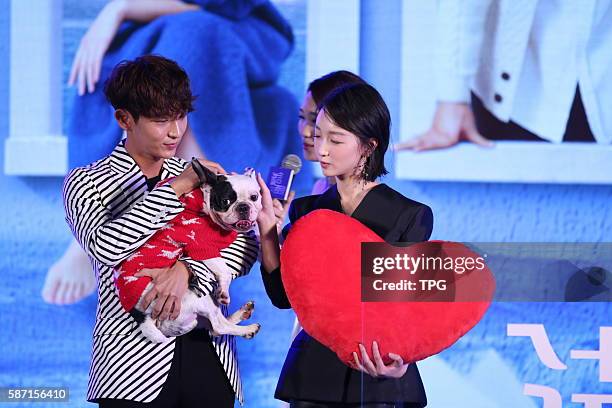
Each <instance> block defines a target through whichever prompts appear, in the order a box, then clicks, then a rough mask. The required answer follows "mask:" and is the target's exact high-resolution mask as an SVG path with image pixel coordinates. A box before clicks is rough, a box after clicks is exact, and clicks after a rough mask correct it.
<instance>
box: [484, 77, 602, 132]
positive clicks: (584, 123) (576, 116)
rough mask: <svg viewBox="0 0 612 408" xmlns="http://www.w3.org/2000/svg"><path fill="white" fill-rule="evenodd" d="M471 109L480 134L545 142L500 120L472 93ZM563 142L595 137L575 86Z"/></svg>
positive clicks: (515, 124)
mask: <svg viewBox="0 0 612 408" xmlns="http://www.w3.org/2000/svg"><path fill="white" fill-rule="evenodd" d="M472 111H473V112H474V117H475V119H476V127H477V128H478V131H479V132H480V134H481V135H483V136H484V137H486V138H487V139H490V140H525V141H537V142H546V141H547V140H545V139H542V138H541V137H539V136H538V135H536V134H535V133H531V132H530V131H528V130H527V129H525V128H523V127H521V126H519V125H518V124H517V123H515V122H513V121H509V122H502V121H501V120H499V119H497V118H496V117H495V116H494V115H493V114H491V112H489V110H488V109H487V108H486V107H485V106H484V105H483V104H482V101H481V100H480V99H479V98H478V97H477V96H476V95H475V94H473V93H472ZM563 141H564V142H594V141H595V138H594V137H593V133H592V132H591V128H590V127H589V122H588V120H587V117H586V112H585V110H584V105H583V104H582V98H581V96H580V89H579V88H578V87H576V94H575V95H574V101H573V103H572V108H571V110H570V115H569V118H568V120H567V125H566V128H565V133H564V134H563Z"/></svg>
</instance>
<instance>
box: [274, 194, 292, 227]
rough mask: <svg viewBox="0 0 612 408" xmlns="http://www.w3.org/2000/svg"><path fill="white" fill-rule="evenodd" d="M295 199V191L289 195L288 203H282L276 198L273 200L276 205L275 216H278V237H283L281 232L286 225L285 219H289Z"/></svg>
mask: <svg viewBox="0 0 612 408" xmlns="http://www.w3.org/2000/svg"><path fill="white" fill-rule="evenodd" d="M294 197H295V191H292V192H290V193H289V196H288V197H287V200H286V201H284V202H283V201H281V200H278V199H276V198H274V199H273V200H272V202H273V205H274V215H275V216H276V232H277V233H278V236H279V237H280V236H281V231H282V230H283V224H284V223H285V219H286V218H287V212H288V211H289V207H291V202H292V201H293V199H294Z"/></svg>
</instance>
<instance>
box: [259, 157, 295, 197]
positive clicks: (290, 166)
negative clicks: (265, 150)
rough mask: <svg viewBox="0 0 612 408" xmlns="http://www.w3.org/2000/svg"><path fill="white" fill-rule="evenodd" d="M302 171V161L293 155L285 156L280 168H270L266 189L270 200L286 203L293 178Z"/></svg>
mask: <svg viewBox="0 0 612 408" xmlns="http://www.w3.org/2000/svg"><path fill="white" fill-rule="evenodd" d="M301 169H302V159H300V158H299V156H297V155H295V154H288V155H286V156H285V157H284V158H283V160H282V161H281V165H280V166H273V167H271V168H270V174H268V180H267V184H268V188H269V189H270V194H271V195H272V198H277V199H279V200H282V201H286V200H287V198H288V197H289V192H290V191H291V183H292V182H293V177H294V176H295V175H296V174H297V173H299V172H300V170H301Z"/></svg>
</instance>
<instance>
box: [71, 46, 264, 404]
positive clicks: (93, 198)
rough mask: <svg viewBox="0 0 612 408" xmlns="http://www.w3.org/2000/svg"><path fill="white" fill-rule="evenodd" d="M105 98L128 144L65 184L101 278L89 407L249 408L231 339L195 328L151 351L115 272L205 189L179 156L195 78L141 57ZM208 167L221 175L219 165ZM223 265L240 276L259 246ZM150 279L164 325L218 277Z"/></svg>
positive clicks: (195, 269)
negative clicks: (185, 200) (241, 407)
mask: <svg viewBox="0 0 612 408" xmlns="http://www.w3.org/2000/svg"><path fill="white" fill-rule="evenodd" d="M104 91H105V94H106V96H107V98H108V100H109V101H110V103H111V104H112V105H113V107H114V108H115V118H116V120H117V122H118V124H119V126H121V127H122V128H123V129H124V130H125V132H126V133H127V138H126V139H125V140H124V141H122V142H121V143H120V144H119V145H118V146H117V147H116V148H115V149H114V151H113V152H112V153H111V154H110V155H109V156H107V157H105V158H103V159H101V160H99V161H97V162H95V163H92V164H90V165H88V166H85V167H80V168H76V169H74V170H73V171H72V172H70V174H69V175H68V176H67V177H66V180H65V182H64V205H65V211H66V220H67V222H68V224H69V226H70V228H71V229H72V232H73V234H74V236H75V237H76V239H77V240H78V241H79V243H80V244H81V246H82V247H83V248H84V249H85V251H86V252H87V254H88V255H89V258H90V259H91V262H92V264H93V266H94V269H95V270H96V271H97V278H98V307H97V312H96V323H95V327H94V333H93V336H94V338H93V352H92V361H91V367H90V373H89V384H88V390H87V399H88V400H89V401H91V402H97V403H99V405H100V406H101V407H140V406H145V403H146V406H147V407H196V406H197V407H208V406H210V407H232V406H233V405H234V399H235V398H237V399H238V400H239V401H240V402H241V403H242V386H241V382H240V375H239V371H238V365H237V361H236V355H235V339H234V337H233V336H221V337H214V338H212V339H211V337H210V336H209V333H208V331H207V330H205V329H195V330H193V331H192V332H190V333H188V334H186V335H184V336H181V337H177V338H175V339H174V340H172V341H170V342H168V343H166V344H154V343H151V342H149V341H148V340H147V339H146V338H145V337H144V336H143V335H142V334H141V332H140V329H139V328H138V324H137V323H136V321H135V320H134V319H133V318H132V317H131V316H130V315H129V314H128V313H126V312H125V311H124V309H123V308H122V307H121V303H120V301H119V297H118V295H117V292H116V290H115V285H114V283H113V268H114V267H115V266H116V265H118V264H119V263H121V262H122V261H123V260H125V259H126V258H127V257H129V256H130V254H132V253H133V252H134V251H135V250H136V249H137V248H139V247H140V246H141V245H143V244H144V243H145V242H146V241H147V239H148V238H149V237H151V235H153V234H154V233H155V232H156V231H157V230H159V229H161V228H162V227H164V226H165V225H166V224H167V223H168V222H169V221H170V220H171V219H173V218H174V217H176V216H177V215H178V214H179V213H180V212H181V211H183V205H182V204H181V202H180V201H179V197H180V196H181V195H182V194H185V193H187V192H189V191H191V190H192V189H194V188H195V187H196V186H197V185H199V179H198V177H197V175H196V174H195V172H194V171H193V169H192V168H191V166H186V162H185V161H183V160H181V159H179V158H176V157H174V155H175V153H176V148H177V146H178V144H179V142H180V140H181V137H182V136H183V134H184V133H185V130H186V128H187V113H189V112H191V111H192V110H193V108H192V102H193V97H192V95H191V91H190V87H189V79H188V77H187V75H186V73H185V72H184V71H183V70H182V69H181V68H180V67H179V66H178V65H177V64H176V63H175V62H173V61H170V60H168V59H165V58H163V57H159V56H144V57H140V58H137V59H136V60H133V61H125V62H122V63H121V64H119V65H117V67H115V69H114V70H113V72H112V74H111V76H110V78H109V80H108V81H107V83H106V84H105V89H104ZM201 163H202V164H204V165H206V166H207V167H209V168H210V169H212V170H216V171H219V172H224V170H223V169H222V168H221V167H220V166H219V165H218V164H216V163H213V162H209V161H205V160H201ZM171 176H175V178H174V179H173V180H172V181H171V182H170V183H167V184H164V185H162V186H159V187H156V185H157V183H158V181H160V180H163V179H166V178H168V177H171ZM222 257H223V258H224V260H225V261H226V263H227V264H228V266H229V267H230V268H231V269H232V274H233V276H234V277H239V276H242V275H244V274H246V273H248V271H249V270H250V268H251V266H252V265H253V263H254V262H255V260H256V258H257V241H256V240H255V238H253V237H252V236H246V235H239V236H238V238H237V239H236V240H235V241H234V242H233V243H232V244H231V245H230V247H229V248H227V249H225V250H223V251H222ZM148 274H149V276H151V278H152V282H153V284H154V285H155V286H154V289H153V290H152V291H151V292H150V293H149V295H148V298H147V300H148V301H149V302H150V301H152V300H153V299H156V306H155V307H156V309H155V311H154V313H153V317H158V318H159V319H160V320H164V319H167V318H174V317H176V316H178V313H179V310H180V298H181V297H182V295H183V294H184V293H185V291H186V290H187V289H188V286H189V285H192V286H197V289H199V290H202V291H204V292H207V293H209V294H211V293H213V288H214V276H213V274H212V272H211V271H210V270H208V269H207V268H206V267H205V266H204V264H203V263H202V262H200V261H195V260H193V259H190V258H188V257H185V258H181V259H179V261H177V262H176V263H175V264H174V265H173V266H172V267H171V268H170V269H167V270H165V269H153V270H149V271H148ZM145 306H147V305H145ZM224 313H226V314H227V310H224Z"/></svg>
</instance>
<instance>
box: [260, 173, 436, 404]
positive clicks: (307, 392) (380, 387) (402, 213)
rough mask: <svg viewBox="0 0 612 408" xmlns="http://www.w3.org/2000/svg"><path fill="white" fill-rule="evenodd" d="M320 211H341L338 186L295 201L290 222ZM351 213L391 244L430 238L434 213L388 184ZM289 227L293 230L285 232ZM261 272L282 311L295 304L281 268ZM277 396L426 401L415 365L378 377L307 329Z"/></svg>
mask: <svg viewBox="0 0 612 408" xmlns="http://www.w3.org/2000/svg"><path fill="white" fill-rule="evenodd" d="M317 209H328V210H333V211H338V212H342V207H341V205H340V196H339V194H338V190H337V188H336V186H332V187H331V188H330V189H329V190H327V191H326V192H325V193H323V194H321V195H314V196H307V197H303V198H299V199H296V200H295V201H294V202H293V204H292V206H291V208H290V210H289V220H290V221H291V222H295V221H296V220H297V219H298V218H300V217H302V216H303V215H306V214H308V213H309V212H311V211H314V210H317ZM352 217H353V218H355V219H356V220H358V221H360V222H361V223H362V224H364V225H365V226H367V227H368V228H370V229H371V230H373V231H374V232H376V233H377V234H378V235H379V236H381V237H382V238H383V239H384V240H385V241H387V242H420V241H426V240H428V239H429V236H430V235H431V230H432V227H433V214H432V212H431V209H430V208H429V207H428V206H427V205H425V204H421V203H419V202H416V201H413V200H410V199H408V198H406V197H404V196H403V195H402V194H400V193H398V192H397V191H395V190H393V189H392V188H390V187H388V186H387V185H385V184H379V185H377V186H375V187H373V188H372V189H371V190H370V191H369V192H368V193H367V194H366V196H365V197H364V198H363V200H362V201H361V203H360V204H359V205H358V206H357V208H356V209H355V211H354V212H353V214H352ZM287 231H288V228H286V229H285V231H284V232H285V233H286V232H287ZM261 272H262V278H263V282H264V286H265V288H266V292H267V293H268V296H269V297H270V299H271V300H272V303H273V304H274V305H275V306H276V307H278V308H281V309H288V308H291V304H290V303H289V300H288V299H287V295H286V293H285V289H284V287H283V282H282V280H281V274H280V268H277V269H275V270H274V271H272V273H268V272H266V271H264V270H263V267H262V270H261ZM275 397H276V398H278V399H281V400H285V401H291V400H306V401H319V402H335V403H338V402H344V403H366V402H389V403H394V402H407V403H414V404H415V406H425V405H426V404H427V398H426V396H425V389H424V388H423V383H422V381H421V377H420V375H419V371H418V370H417V367H416V364H410V366H409V367H408V371H406V374H405V375H404V376H403V377H402V378H399V379H394V378H382V379H381V378H373V377H371V376H369V375H367V374H363V373H361V372H360V371H356V370H353V369H351V368H349V367H348V366H346V365H344V364H343V363H342V362H341V361H340V359H338V357H337V356H336V354H335V353H334V352H333V351H331V350H330V349H328V348H327V347H325V346H323V345H322V344H321V343H319V342H318V341H317V340H315V339H314V338H312V337H310V336H309V335H308V333H306V332H305V331H304V330H302V331H301V332H300V333H299V334H298V335H297V337H296V338H295V340H294V341H293V344H292V345H291V348H290V349H289V353H288V355H287V358H286V360H285V364H284V366H283V370H282V372H281V375H280V378H279V381H278V385H277V387H276V393H275Z"/></svg>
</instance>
